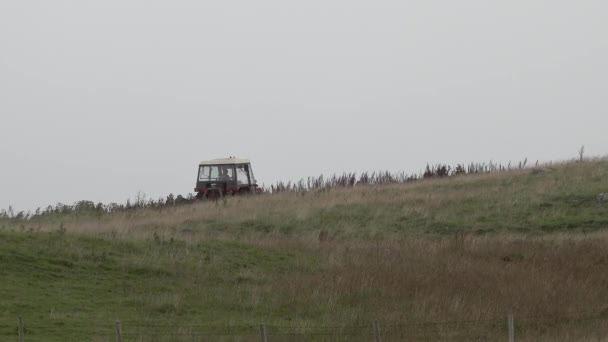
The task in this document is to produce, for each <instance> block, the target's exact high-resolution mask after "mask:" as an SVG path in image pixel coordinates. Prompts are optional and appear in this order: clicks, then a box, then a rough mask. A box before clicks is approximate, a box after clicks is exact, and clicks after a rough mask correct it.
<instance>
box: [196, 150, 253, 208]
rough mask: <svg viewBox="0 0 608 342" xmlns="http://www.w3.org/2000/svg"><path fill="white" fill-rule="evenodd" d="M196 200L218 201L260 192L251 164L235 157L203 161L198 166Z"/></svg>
mask: <svg viewBox="0 0 608 342" xmlns="http://www.w3.org/2000/svg"><path fill="white" fill-rule="evenodd" d="M194 191H195V192H196V198H198V199H203V198H208V199H217V198H220V197H222V196H226V195H236V194H239V195H243V194H252V193H258V192H260V189H259V188H258V184H257V182H256V180H255V178H254V177H253V170H252V169H251V162H250V161H249V160H247V159H237V158H234V157H231V158H225V159H214V160H209V161H202V162H200V163H199V166H198V177H197V181H196V188H194Z"/></svg>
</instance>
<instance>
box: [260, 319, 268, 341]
mask: <svg viewBox="0 0 608 342" xmlns="http://www.w3.org/2000/svg"><path fill="white" fill-rule="evenodd" d="M260 337H261V338H262V342H268V335H267V334H266V324H264V323H262V324H260Z"/></svg>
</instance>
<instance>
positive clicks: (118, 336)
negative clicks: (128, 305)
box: [116, 321, 122, 342]
mask: <svg viewBox="0 0 608 342" xmlns="http://www.w3.org/2000/svg"><path fill="white" fill-rule="evenodd" d="M116 341H117V342H122V323H121V322H120V321H116Z"/></svg>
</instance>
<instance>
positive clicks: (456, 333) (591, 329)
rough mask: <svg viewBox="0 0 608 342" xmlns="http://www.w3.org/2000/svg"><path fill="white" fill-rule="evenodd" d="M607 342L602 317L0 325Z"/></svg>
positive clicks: (132, 332)
mask: <svg viewBox="0 0 608 342" xmlns="http://www.w3.org/2000/svg"><path fill="white" fill-rule="evenodd" d="M515 339H517V340H518V341H541V340H547V341H561V340H563V341H571V340H586V341H587V340H597V341H604V340H605V341H608V315H607V314H603V313H599V314H598V313H595V314H593V313H578V314H567V315H559V316H555V315H553V316H549V315H547V316H542V317H541V316H535V317H532V316H528V317H526V316H520V317H516V316H513V315H508V316H505V317H504V318H497V319H478V320H454V321H430V322H382V321H373V322H369V323H368V324H351V325H322V326H321V325H277V324H264V323H261V324H255V325H196V324H175V325H173V324H163V323H162V322H150V321H142V322H138V321H119V320H117V321H110V322H91V321H68V320H52V321H45V322H44V323H37V322H36V320H25V319H21V318H19V319H15V320H14V322H13V323H11V322H7V321H0V340H2V341H5V340H6V341H9V340H11V341H19V342H24V341H27V342H31V341H95V342H109V341H112V342H113V341H117V342H140V341H151V342H181V341H190V342H192V341H243V342H248V341H261V342H268V341H375V342H378V341H438V340H440V341H489V340H504V341H510V342H512V341H515Z"/></svg>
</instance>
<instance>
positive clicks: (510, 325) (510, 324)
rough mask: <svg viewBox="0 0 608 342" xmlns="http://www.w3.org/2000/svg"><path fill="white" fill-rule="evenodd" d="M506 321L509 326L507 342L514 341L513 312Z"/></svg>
mask: <svg viewBox="0 0 608 342" xmlns="http://www.w3.org/2000/svg"><path fill="white" fill-rule="evenodd" d="M507 321H508V323H507V324H508V327H509V342H515V319H514V318H513V314H509V316H508V318H507Z"/></svg>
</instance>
